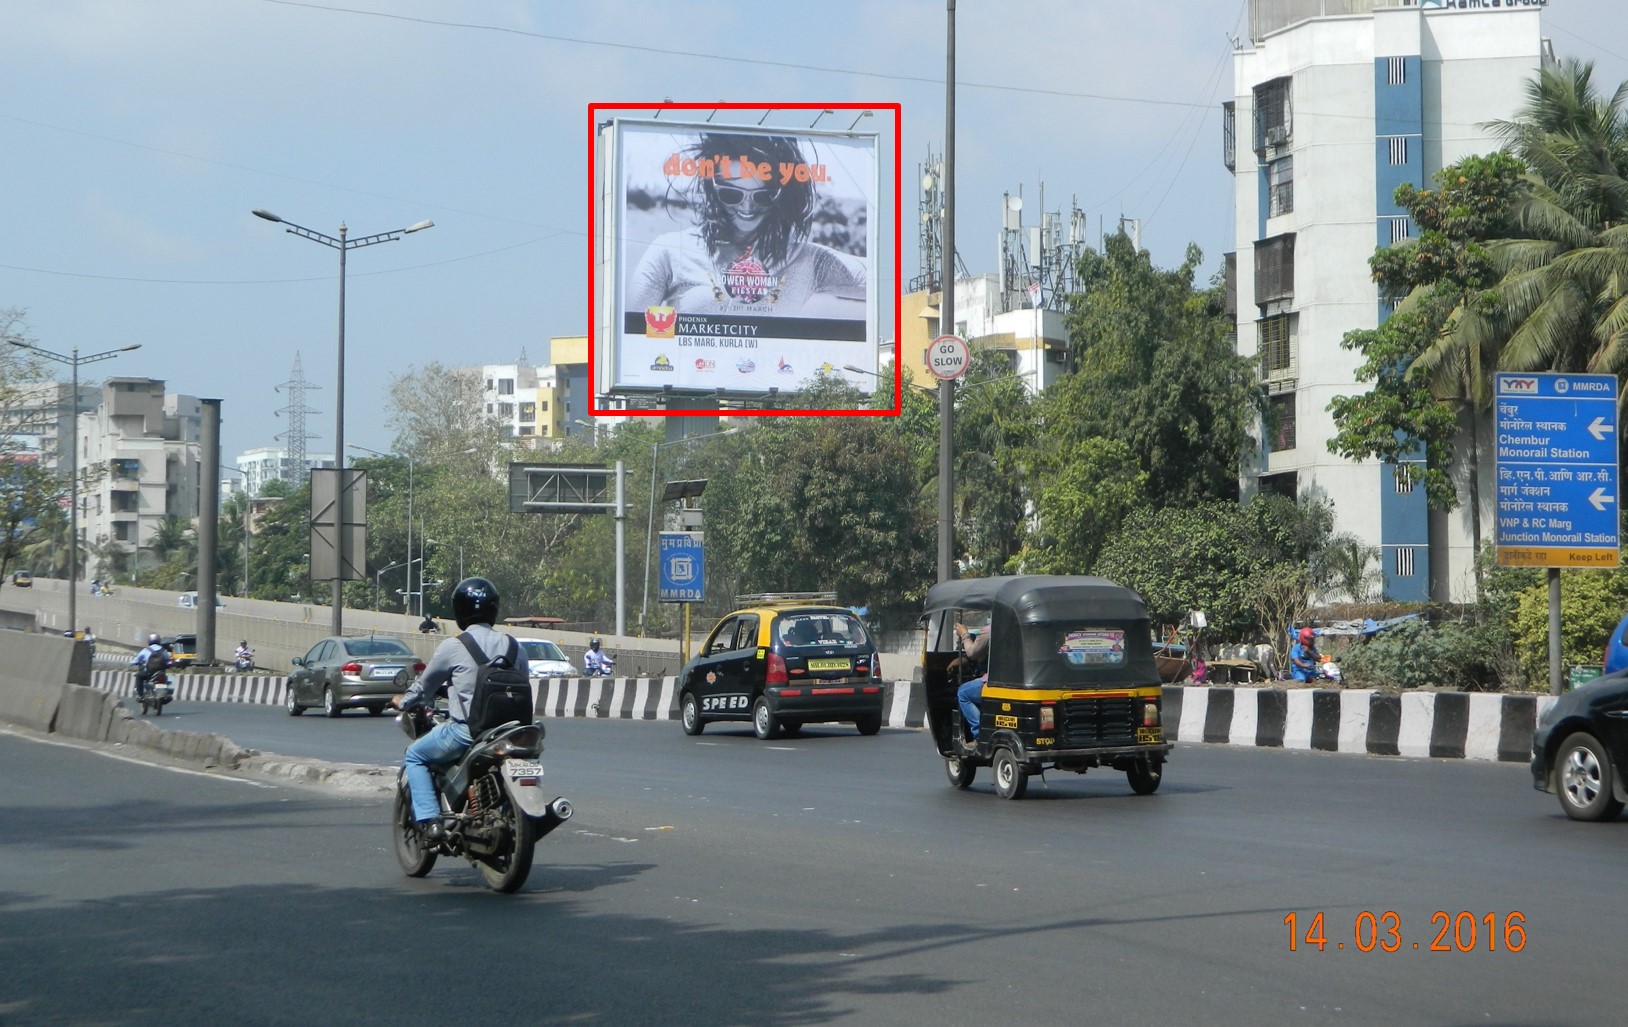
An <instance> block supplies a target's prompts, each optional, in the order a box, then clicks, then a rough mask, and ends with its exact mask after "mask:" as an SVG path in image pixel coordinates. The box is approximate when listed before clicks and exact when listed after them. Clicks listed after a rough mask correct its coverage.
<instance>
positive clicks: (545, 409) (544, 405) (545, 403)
mask: <svg viewBox="0 0 1628 1027" xmlns="http://www.w3.org/2000/svg"><path fill="white" fill-rule="evenodd" d="M537 405H538V406H539V407H541V408H542V410H543V413H545V414H546V413H548V400H546V399H545V400H543V401H542V402H540V403H538V404H537ZM567 412H568V413H569V410H568V411H567Z"/></svg>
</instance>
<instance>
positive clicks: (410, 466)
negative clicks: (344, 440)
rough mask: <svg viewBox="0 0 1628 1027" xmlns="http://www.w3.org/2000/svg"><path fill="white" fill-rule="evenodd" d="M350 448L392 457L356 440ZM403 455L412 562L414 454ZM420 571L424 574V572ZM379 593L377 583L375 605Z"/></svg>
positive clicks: (409, 577)
mask: <svg viewBox="0 0 1628 1027" xmlns="http://www.w3.org/2000/svg"><path fill="white" fill-rule="evenodd" d="M350 448H351V449H359V450H361V451H362V452H364V453H372V454H373V455H374V456H382V457H384V458H385V459H389V457H390V454H389V453H381V452H379V451H378V450H376V449H368V448H367V447H366V446H358V445H357V444H356V443H354V442H352V443H351V444H350ZM402 456H404V457H406V459H407V562H408V563H411V562H412V559H413V458H412V455H411V454H408V453H403V454H402ZM395 566H398V567H399V566H401V564H396V565H395ZM420 573H421V574H422V572H420ZM407 587H408V588H409V589H411V588H412V587H413V572H412V571H410V570H409V571H408V572H407ZM378 594H379V589H378V587H377V585H375V586H374V589H373V595H374V603H373V605H374V606H375V607H377V606H378V605H379V604H378V601H377V600H378Z"/></svg>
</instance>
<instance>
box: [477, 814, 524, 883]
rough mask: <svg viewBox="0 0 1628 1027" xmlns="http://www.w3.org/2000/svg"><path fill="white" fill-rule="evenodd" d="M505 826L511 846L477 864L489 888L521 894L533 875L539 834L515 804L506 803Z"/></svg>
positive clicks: (485, 857)
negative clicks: (529, 877)
mask: <svg viewBox="0 0 1628 1027" xmlns="http://www.w3.org/2000/svg"><path fill="white" fill-rule="evenodd" d="M503 817H504V819H505V821H506V823H505V826H506V827H507V828H508V829H509V838H510V845H509V847H508V848H507V849H505V850H504V851H503V852H499V853H496V854H494V855H491V856H483V857H481V860H480V862H479V863H478V864H477V865H478V866H479V867H480V875H481V878H482V879H483V880H484V881H485V882H486V887H488V888H490V889H492V890H493V891H495V892H502V893H503V894H505V895H507V894H509V893H510V892H517V891H519V890H520V888H521V886H522V885H524V884H525V883H526V878H527V877H528V876H530V874H531V857H532V853H533V852H534V851H535V850H536V847H537V833H536V831H534V830H533V829H532V826H531V818H530V817H528V816H526V815H525V814H524V813H521V812H520V811H519V810H517V809H515V807H514V803H512V802H509V801H507V800H505V801H504V803H503Z"/></svg>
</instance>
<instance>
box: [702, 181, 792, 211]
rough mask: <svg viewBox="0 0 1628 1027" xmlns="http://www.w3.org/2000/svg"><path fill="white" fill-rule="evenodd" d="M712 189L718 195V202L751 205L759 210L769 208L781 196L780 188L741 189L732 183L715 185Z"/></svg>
mask: <svg viewBox="0 0 1628 1027" xmlns="http://www.w3.org/2000/svg"><path fill="white" fill-rule="evenodd" d="M712 191H713V195H715V196H717V197H718V202H719V203H721V204H723V205H724V206H726V207H743V206H750V207H753V208H755V209H757V210H768V209H769V208H770V207H772V206H774V201H775V200H777V199H779V198H780V190H779V189H740V188H737V187H735V186H732V185H715V186H713V187H712Z"/></svg>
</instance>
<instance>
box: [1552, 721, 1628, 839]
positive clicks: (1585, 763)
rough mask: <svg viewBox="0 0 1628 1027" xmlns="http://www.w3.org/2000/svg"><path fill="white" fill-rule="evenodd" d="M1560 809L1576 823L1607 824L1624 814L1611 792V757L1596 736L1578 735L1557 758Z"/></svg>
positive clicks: (1564, 744) (1566, 743)
mask: <svg viewBox="0 0 1628 1027" xmlns="http://www.w3.org/2000/svg"><path fill="white" fill-rule="evenodd" d="M1555 768H1556V777H1558V778H1559V781H1558V782H1557V784H1558V785H1559V786H1560V787H1559V788H1557V789H1556V791H1557V792H1559V793H1560V808H1561V809H1563V810H1565V811H1566V816H1568V817H1571V818H1572V819H1573V820H1608V819H1610V818H1611V817H1614V816H1616V815H1617V814H1618V813H1621V812H1622V803H1620V802H1618V801H1617V799H1616V796H1615V794H1614V793H1613V791H1612V782H1611V757H1610V756H1609V755H1607V754H1606V751H1605V747H1604V746H1603V745H1601V744H1600V743H1599V740H1598V739H1596V738H1595V737H1594V736H1593V735H1591V734H1588V733H1586V732H1582V731H1579V732H1578V733H1577V734H1574V735H1572V736H1571V737H1569V738H1567V739H1566V740H1565V741H1564V742H1562V743H1560V749H1559V751H1558V752H1557V753H1556V754H1555Z"/></svg>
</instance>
